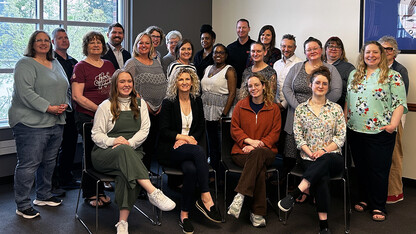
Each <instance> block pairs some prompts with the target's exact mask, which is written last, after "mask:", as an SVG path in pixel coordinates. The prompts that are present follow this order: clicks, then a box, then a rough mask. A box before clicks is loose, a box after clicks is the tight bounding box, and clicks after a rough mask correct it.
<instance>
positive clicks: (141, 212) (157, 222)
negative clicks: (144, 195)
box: [133, 205, 161, 226]
mask: <svg viewBox="0 0 416 234" xmlns="http://www.w3.org/2000/svg"><path fill="white" fill-rule="evenodd" d="M133 207H134V209H136V210H137V211H138V212H140V214H142V215H143V216H144V217H146V218H147V219H148V220H149V221H150V222H151V223H152V224H153V225H155V226H156V225H158V226H160V225H161V223H160V222H159V221H154V220H153V219H152V218H150V216H148V215H147V214H146V213H144V212H143V211H142V210H141V209H140V208H139V207H138V206H136V205H133Z"/></svg>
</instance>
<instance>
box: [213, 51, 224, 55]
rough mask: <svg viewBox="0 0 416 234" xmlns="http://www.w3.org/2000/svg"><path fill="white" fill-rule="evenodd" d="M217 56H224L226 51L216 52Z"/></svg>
mask: <svg viewBox="0 0 416 234" xmlns="http://www.w3.org/2000/svg"><path fill="white" fill-rule="evenodd" d="M214 54H215V55H224V54H225V51H214Z"/></svg>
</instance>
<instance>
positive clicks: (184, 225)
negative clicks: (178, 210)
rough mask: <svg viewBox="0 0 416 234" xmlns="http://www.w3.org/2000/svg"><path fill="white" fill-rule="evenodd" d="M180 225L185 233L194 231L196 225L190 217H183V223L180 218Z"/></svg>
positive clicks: (189, 233) (190, 233)
mask: <svg viewBox="0 0 416 234" xmlns="http://www.w3.org/2000/svg"><path fill="white" fill-rule="evenodd" d="M179 226H180V227H181V228H182V231H183V233H186V234H192V233H194V226H192V223H191V221H190V220H189V219H183V223H182V222H181V220H179Z"/></svg>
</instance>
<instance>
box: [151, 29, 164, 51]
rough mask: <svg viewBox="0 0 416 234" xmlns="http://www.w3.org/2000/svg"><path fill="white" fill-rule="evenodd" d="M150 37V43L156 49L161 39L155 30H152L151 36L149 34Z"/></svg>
mask: <svg viewBox="0 0 416 234" xmlns="http://www.w3.org/2000/svg"><path fill="white" fill-rule="evenodd" d="M150 36H151V37H152V43H153V47H155V48H156V47H158V46H159V45H160V39H162V37H161V35H160V33H159V32H158V31H156V30H153V32H152V34H150Z"/></svg>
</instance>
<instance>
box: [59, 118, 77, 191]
mask: <svg viewBox="0 0 416 234" xmlns="http://www.w3.org/2000/svg"><path fill="white" fill-rule="evenodd" d="M65 121H66V124H65V126H64V133H63V138H62V144H61V148H60V149H59V152H58V163H57V172H58V173H57V174H58V180H59V184H60V185H67V184H69V183H71V182H72V177H73V175H72V165H73V162H74V158H75V151H76V149H77V140H78V131H77V128H76V125H75V117H74V112H67V113H66V119H65Z"/></svg>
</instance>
